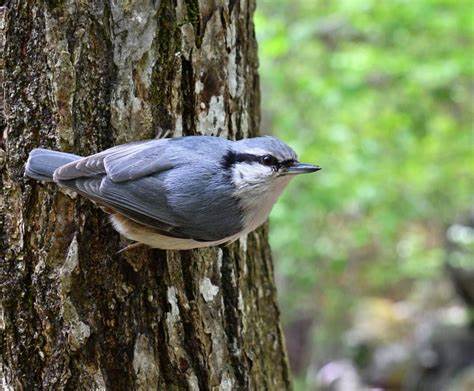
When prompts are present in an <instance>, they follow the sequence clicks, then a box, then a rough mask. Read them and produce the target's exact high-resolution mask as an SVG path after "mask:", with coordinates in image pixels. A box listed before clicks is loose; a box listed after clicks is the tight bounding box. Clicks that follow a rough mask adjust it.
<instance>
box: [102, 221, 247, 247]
mask: <svg viewBox="0 0 474 391" xmlns="http://www.w3.org/2000/svg"><path fill="white" fill-rule="evenodd" d="M110 220H111V221H112V224H113V226H114V228H115V229H116V230H117V231H118V232H119V233H120V234H121V235H123V236H125V237H126V238H127V239H131V240H134V241H136V242H140V243H144V244H146V245H148V246H150V247H153V248H160V249H163V250H191V249H193V248H202V247H210V246H217V245H219V244H223V243H226V242H230V241H233V240H236V239H238V237H239V236H241V235H242V234H243V233H239V234H236V235H233V236H229V237H227V238H224V239H221V240H218V241H214V242H200V241H197V240H193V239H180V238H174V237H171V236H166V235H163V234H160V233H158V232H157V231H156V230H154V229H153V228H149V227H147V226H144V225H141V224H138V223H136V222H134V221H133V220H130V219H128V218H126V217H124V216H122V215H121V214H118V213H115V214H112V215H111V216H110Z"/></svg>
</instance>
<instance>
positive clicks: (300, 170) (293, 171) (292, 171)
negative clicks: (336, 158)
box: [283, 163, 321, 175]
mask: <svg viewBox="0 0 474 391" xmlns="http://www.w3.org/2000/svg"><path fill="white" fill-rule="evenodd" d="M319 170H321V167H319V166H315V165H313V164H307V163H295V164H293V165H292V166H290V167H288V169H287V170H286V171H285V172H284V174H283V175H298V174H308V173H310V172H316V171H319Z"/></svg>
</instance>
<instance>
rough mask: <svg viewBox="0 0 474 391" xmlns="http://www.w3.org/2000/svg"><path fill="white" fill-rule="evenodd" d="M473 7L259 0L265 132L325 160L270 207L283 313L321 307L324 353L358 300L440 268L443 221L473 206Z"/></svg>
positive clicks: (390, 293) (317, 311) (333, 348)
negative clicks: (272, 208)
mask: <svg viewBox="0 0 474 391" xmlns="http://www.w3.org/2000/svg"><path fill="white" fill-rule="evenodd" d="M473 7H474V2H472V1H470V0H458V1H457V0H452V1H448V0H444V1H436V0H416V1H408V0H390V1H389V0H386V1H378V0H334V1H325V0H319V1H314V0H306V1H305V0H259V1H258V8H257V13H256V19H255V22H256V29H257V38H258V42H259V54H260V62H261V63H260V74H261V78H262V89H263V96H262V108H263V113H264V120H263V124H262V125H263V131H268V132H271V133H273V134H275V135H277V136H278V137H280V138H281V139H283V140H285V141H286V142H288V143H289V144H290V145H292V146H293V147H294V148H295V150H296V151H297V152H298V153H299V155H300V160H301V161H304V162H313V163H317V164H318V165H320V166H322V167H323V170H322V171H320V172H318V173H317V174H315V175H313V176H309V175H308V176H302V177H299V178H297V179H296V180H294V182H293V183H292V184H291V185H290V187H289V189H288V190H287V192H286V193H285V194H284V196H283V199H282V200H281V202H279V203H278V204H277V205H276V207H275V209H274V211H273V213H272V215H271V242H272V246H273V249H274V251H275V254H276V262H277V271H278V279H279V281H280V302H281V306H282V312H283V317H284V321H285V323H288V322H290V321H291V320H292V319H295V318H297V317H298V316H301V314H302V313H305V314H308V313H310V314H313V316H314V318H315V319H317V325H318V326H317V328H316V331H315V333H314V336H313V338H314V340H315V341H316V343H317V346H318V353H317V354H318V357H320V359H321V361H324V360H325V359H327V358H329V356H330V355H335V354H336V353H335V352H338V351H340V350H343V349H344V346H343V343H342V342H341V339H342V336H343V333H344V332H345V331H346V330H347V328H348V327H349V324H350V313H351V312H350V311H351V308H353V306H354V305H355V304H356V303H357V302H358V301H359V300H361V299H362V298H363V297H366V296H380V297H390V298H392V299H394V300H399V299H403V298H404V297H405V296H406V295H407V293H408V292H409V291H410V289H411V287H412V286H413V284H415V283H416V282H417V281H420V280H433V281H435V280H436V279H437V278H439V277H440V275H441V274H442V273H443V269H442V263H443V260H444V251H443V237H444V233H445V230H446V228H447V226H448V225H449V224H451V223H453V221H455V219H456V218H458V217H459V216H460V215H462V214H465V213H466V211H467V210H468V209H469V207H470V206H471V205H472V201H473V198H472V194H473V184H474V175H473V174H474V170H473V168H474V153H473V145H474V144H473V142H474V136H473V127H472V122H473V106H474V104H473V91H474V82H473V73H474V72H473V50H472V48H473V46H472V44H473V36H474V11H473ZM464 262H472V260H469V259H466V260H464ZM471 265H472V264H471ZM325 354H327V356H325Z"/></svg>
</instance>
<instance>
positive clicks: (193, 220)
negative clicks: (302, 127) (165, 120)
mask: <svg viewBox="0 0 474 391" xmlns="http://www.w3.org/2000/svg"><path fill="white" fill-rule="evenodd" d="M320 169H321V167H319V166H316V165H312V164H305V163H300V162H299V161H298V158H297V155H296V153H295V152H294V150H293V149H292V148H290V147H289V146H288V145H287V144H285V143H284V142H282V141H280V140H279V139H278V138H276V137H272V136H261V137H254V138H247V139H241V140H238V141H234V140H228V139H225V138H222V137H215V136H183V137H175V138H161V139H152V140H145V141H136V142H131V143H128V144H123V145H118V146H115V147H112V148H109V149H106V150H104V151H102V152H99V153H96V154H93V155H90V156H86V157H82V156H78V155H75V154H71V153H66V152H60V151H54V150H49V149H43V148H35V149H33V150H32V151H31V152H30V154H29V157H28V160H27V162H26V165H25V176H27V177H29V178H32V179H35V180H39V181H46V182H54V183H56V184H57V185H59V186H60V187H63V188H66V189H69V190H72V191H73V192H75V193H78V194H79V195H82V196H84V197H86V198H88V199H89V200H92V201H93V202H95V203H96V204H97V205H99V206H100V207H101V208H102V209H103V210H105V211H106V212H107V213H109V214H110V219H111V221H112V225H113V227H114V228H115V229H116V230H117V231H118V232H119V233H120V234H121V235H123V236H124V237H126V238H127V239H130V240H131V241H133V242H135V244H145V245H148V246H149V247H152V248H159V249H164V250H190V249H194V248H201V247H210V246H217V245H221V244H225V243H227V242H229V243H230V242H232V241H235V240H237V239H238V238H239V237H241V236H245V235H247V234H248V233H250V232H251V231H253V230H255V229H256V228H257V227H259V226H260V225H262V224H263V223H264V222H265V221H266V220H267V218H268V216H269V214H270V211H271V210H272V207H273V205H274V204H275V203H276V201H277V199H278V197H279V196H280V195H281V193H282V191H283V190H284V189H285V187H286V186H287V185H288V183H289V182H290V180H291V178H293V177H295V176H296V175H298V174H304V173H311V172H316V171H318V170H320Z"/></svg>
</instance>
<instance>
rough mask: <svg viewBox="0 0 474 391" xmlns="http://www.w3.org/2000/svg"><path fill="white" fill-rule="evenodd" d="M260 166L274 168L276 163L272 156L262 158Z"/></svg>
mask: <svg viewBox="0 0 474 391" xmlns="http://www.w3.org/2000/svg"><path fill="white" fill-rule="evenodd" d="M262 164H264V165H266V166H276V165H277V164H278V161H277V160H276V159H275V158H274V157H273V156H272V155H265V156H262Z"/></svg>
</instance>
